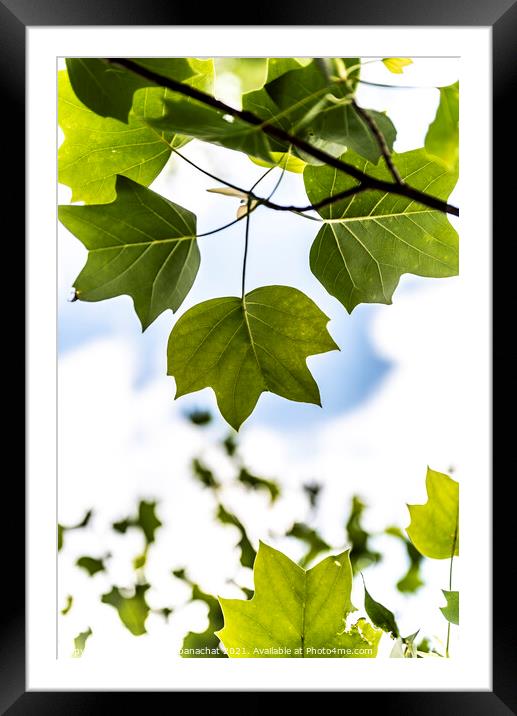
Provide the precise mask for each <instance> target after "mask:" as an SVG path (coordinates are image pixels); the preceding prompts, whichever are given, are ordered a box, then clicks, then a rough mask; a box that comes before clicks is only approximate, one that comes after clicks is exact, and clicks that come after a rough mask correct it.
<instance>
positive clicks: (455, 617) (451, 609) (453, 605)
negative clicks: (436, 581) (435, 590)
mask: <svg viewBox="0 0 517 716" xmlns="http://www.w3.org/2000/svg"><path fill="white" fill-rule="evenodd" d="M442 592H443V596H444V597H445V599H446V601H447V605H446V606H445V607H440V611H441V613H442V614H443V616H444V617H445V618H446V619H447V621H448V622H450V623H451V624H459V623H460V593H459V592H454V591H447V590H445V589H442Z"/></svg>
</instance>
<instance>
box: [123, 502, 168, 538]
mask: <svg viewBox="0 0 517 716" xmlns="http://www.w3.org/2000/svg"><path fill="white" fill-rule="evenodd" d="M161 526H162V523H161V522H160V520H159V519H158V517H157V516H156V502H155V501H152V502H147V501H146V500H140V503H139V505H138V514H137V515H136V517H126V518H125V519H124V520H120V521H118V522H114V523H113V525H112V527H113V529H114V530H115V531H116V532H121V533H122V534H124V533H125V532H126V530H127V529H129V527H136V528H137V529H140V530H142V532H143V534H144V538H145V541H146V543H147V544H151V543H152V542H154V536H155V532H156V530H157V529H158V528H159V527H161Z"/></svg>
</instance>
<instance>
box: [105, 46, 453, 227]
mask: <svg viewBox="0 0 517 716" xmlns="http://www.w3.org/2000/svg"><path fill="white" fill-rule="evenodd" d="M106 61H107V62H108V63H110V64H114V65H118V66H120V67H124V68H125V69H127V70H130V71H131V72H133V73H135V74H137V75H140V76H141V77H145V79H147V80H149V81H150V82H153V83H155V84H157V85H161V86H162V87H167V88H168V89H170V90H172V91H174V92H178V93H179V94H182V95H183V96H185V97H190V98H192V99H195V100H197V101H198V102H201V103H202V104H204V105H206V106H208V107H213V108H214V109H216V110H218V111H220V112H223V113H224V114H227V115H229V116H231V117H234V118H235V119H239V120H242V121H243V122H246V123H247V124H250V125H252V126H255V127H257V129H259V130H260V131H261V132H263V133H264V134H266V135H267V136H270V137H273V138H274V139H277V140H280V141H282V142H286V143H287V144H292V145H293V147H296V148H297V149H301V150H302V151H303V152H305V153H306V154H308V155H310V156H312V157H314V158H315V159H318V160H319V161H321V162H323V163H324V164H326V165H327V166H330V167H333V168H334V169H337V170H338V171H341V172H345V173H346V174H348V175H349V176H351V177H352V178H354V179H356V180H357V181H358V182H360V183H361V184H363V185H364V186H365V188H367V189H376V190H378V191H382V192H385V193H388V194H396V195H398V196H404V197H406V198H407V199H411V200H412V201H417V202H419V203H420V204H423V205H424V206H428V207H429V208H430V209H436V210H437V211H441V212H444V213H446V214H453V215H454V216H459V210H458V208H457V207H455V206H452V205H451V204H448V203H447V202H445V201H442V200H441V199H438V198H437V197H435V196H431V195H430V194H426V193H425V192H421V191H419V190H418V189H414V188H413V187H411V186H408V185H407V184H397V183H394V182H389V181H384V180H382V179H377V178H376V177H372V176H370V175H369V174H365V173H364V172H363V171H361V170H360V169H358V168H357V167H355V166H354V165H353V164H349V163H348V162H344V161H343V160H342V159H338V158H336V157H333V156H332V155H330V154H327V152H324V151H323V150H321V149H318V148H317V147H314V146H313V145H312V144H310V143H309V142H306V141H305V140H304V139H301V138H300V137H296V136H293V135H291V134H289V132H286V131H285V130H284V129H282V128H281V127H277V126H275V125H272V124H269V123H268V122H267V121H264V120H263V119H260V117H257V116H256V115H255V114H253V113H252V112H249V111H247V110H239V109H235V107H231V106H230V105H228V104H226V103H225V102H222V101H221V100H219V99H216V98H215V97H212V96H211V95H209V94H207V93H206V92H202V91H201V90H199V89H197V88H196V87H191V86H190V85H187V84H183V83H182V82H178V81H177V80H173V79H170V78H168V77H163V76H162V75H159V74H157V73H156V72H152V71H151V70H148V69H147V68H145V67H142V66H140V65H138V64H137V63H136V62H133V61H132V60H128V59H125V58H118V57H117V58H111V59H107V58H106Z"/></svg>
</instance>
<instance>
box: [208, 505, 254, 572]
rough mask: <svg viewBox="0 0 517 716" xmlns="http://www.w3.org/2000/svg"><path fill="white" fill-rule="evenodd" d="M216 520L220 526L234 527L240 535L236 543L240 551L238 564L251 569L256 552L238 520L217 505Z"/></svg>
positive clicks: (221, 506)
mask: <svg viewBox="0 0 517 716" xmlns="http://www.w3.org/2000/svg"><path fill="white" fill-rule="evenodd" d="M216 519H217V520H218V521H219V522H220V523H221V524H222V525H231V526H232V527H236V528H237V529H238V531H239V533H240V540H239V541H238V543H237V547H238V548H239V549H240V552H241V556H240V563H241V564H242V566H243V567H250V568H251V567H253V563H254V562H255V557H256V554H257V553H256V551H255V548H254V547H253V545H252V544H251V542H250V539H249V537H248V533H247V532H246V528H245V527H244V525H243V524H242V522H241V521H240V520H239V518H238V517H237V516H236V515H234V514H233V513H232V512H229V511H228V510H227V509H226V508H225V507H223V505H219V506H218V508H217V514H216Z"/></svg>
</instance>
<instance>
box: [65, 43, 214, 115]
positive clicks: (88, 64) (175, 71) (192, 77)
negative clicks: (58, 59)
mask: <svg viewBox="0 0 517 716" xmlns="http://www.w3.org/2000/svg"><path fill="white" fill-rule="evenodd" d="M135 62H136V63H137V64H138V65H141V66H142V67H144V68H146V69H148V70H152V71H153V72H156V73H157V74H160V75H161V76H162V77H167V78H169V79H173V80H178V81H179V82H186V83H187V84H192V85H194V86H197V87H199V89H201V88H202V89H204V90H206V91H207V92H210V91H211V90H212V84H213V74H214V72H213V62H212V60H194V61H192V60H189V59H188V58H186V57H174V58H139V59H137V60H135ZM66 68H67V70H68V76H69V78H70V84H71V85H72V88H73V90H74V92H75V94H76V96H77V97H78V98H79V99H80V100H81V102H83V103H84V104H85V105H86V106H87V107H88V108H89V109H91V110H92V111H93V112H96V114H99V115H101V117H113V118H115V119H118V120H120V121H121V122H127V121H128V115H129V112H130V110H131V106H132V104H133V95H134V93H135V92H136V91H137V90H139V89H142V88H143V87H156V84H155V83H154V82H151V81H150V80H147V79H146V78H144V77H139V76H138V75H136V74H135V73H134V72H130V71H128V70H126V69H124V68H123V67H117V66H116V65H113V64H109V63H107V62H105V61H104V60H98V59H93V58H81V57H78V58H72V59H67V61H66Z"/></svg>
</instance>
